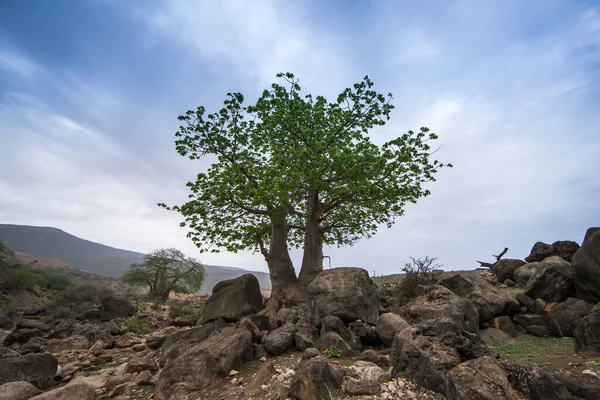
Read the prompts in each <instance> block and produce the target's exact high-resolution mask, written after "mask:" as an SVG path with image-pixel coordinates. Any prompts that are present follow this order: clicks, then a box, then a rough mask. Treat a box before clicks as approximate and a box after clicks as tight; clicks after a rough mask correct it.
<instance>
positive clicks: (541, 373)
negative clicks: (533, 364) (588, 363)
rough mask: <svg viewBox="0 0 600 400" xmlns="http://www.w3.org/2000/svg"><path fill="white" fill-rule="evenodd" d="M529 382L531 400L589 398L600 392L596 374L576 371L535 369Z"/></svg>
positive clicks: (580, 399)
mask: <svg viewBox="0 0 600 400" xmlns="http://www.w3.org/2000/svg"><path fill="white" fill-rule="evenodd" d="M531 375H532V376H531V378H530V379H531V382H530V383H529V399H531V400H591V399H597V398H598V394H599V393H600V379H599V378H598V377H597V376H593V375H589V374H584V373H581V372H577V371H548V370H545V369H535V370H534V371H533V372H532V374H531Z"/></svg>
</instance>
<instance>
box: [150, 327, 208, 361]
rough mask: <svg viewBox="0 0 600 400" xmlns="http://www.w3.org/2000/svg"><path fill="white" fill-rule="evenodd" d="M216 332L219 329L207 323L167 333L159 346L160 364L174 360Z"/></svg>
mask: <svg viewBox="0 0 600 400" xmlns="http://www.w3.org/2000/svg"><path fill="white" fill-rule="evenodd" d="M217 333H219V330H218V329H217V328H216V327H215V326H214V325H213V324H207V325H203V326H198V327H196V328H191V329H186V330H182V331H179V332H176V333H173V334H172V335H169V336H168V337H167V339H166V340H165V342H164V343H163V345H162V347H161V350H162V351H161V352H162V355H161V357H160V365H161V366H164V365H165V364H166V363H167V361H170V360H174V359H175V358H177V357H179V355H181V354H183V353H185V352H187V351H188V350H189V349H190V348H192V347H194V346H195V345H197V344H199V343H202V342H203V341H204V340H206V339H208V338H209V337H210V336H212V335H215V334H217Z"/></svg>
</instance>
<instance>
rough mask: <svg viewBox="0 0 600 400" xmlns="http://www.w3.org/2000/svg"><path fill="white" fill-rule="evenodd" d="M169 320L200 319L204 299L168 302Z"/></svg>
mask: <svg viewBox="0 0 600 400" xmlns="http://www.w3.org/2000/svg"><path fill="white" fill-rule="evenodd" d="M168 306H169V318H173V319H175V318H182V319H192V318H197V317H200V314H202V310H203V309H204V299H200V300H196V301H193V300H176V299H172V300H169V302H168Z"/></svg>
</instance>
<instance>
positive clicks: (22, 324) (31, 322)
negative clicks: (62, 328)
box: [16, 319, 51, 332]
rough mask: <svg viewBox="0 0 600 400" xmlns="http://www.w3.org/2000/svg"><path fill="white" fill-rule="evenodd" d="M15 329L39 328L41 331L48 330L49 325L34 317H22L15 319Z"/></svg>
mask: <svg viewBox="0 0 600 400" xmlns="http://www.w3.org/2000/svg"><path fill="white" fill-rule="evenodd" d="M16 328H17V329H39V330H40V331H42V332H48V331H49V330H50V329H51V328H50V325H48V324H46V323H44V322H42V321H38V320H35V319H22V320H19V321H17V325H16Z"/></svg>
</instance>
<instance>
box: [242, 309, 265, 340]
mask: <svg viewBox="0 0 600 400" xmlns="http://www.w3.org/2000/svg"><path fill="white" fill-rule="evenodd" d="M239 327H240V328H241V329H245V330H247V331H248V332H250V334H251V335H252V342H253V343H260V342H261V341H262V335H261V332H260V329H258V326H256V324H255V323H254V321H252V319H251V318H250V317H248V316H246V317H242V319H240V322H239Z"/></svg>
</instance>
